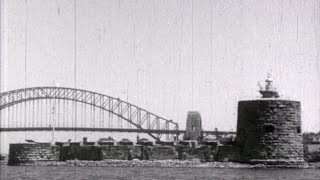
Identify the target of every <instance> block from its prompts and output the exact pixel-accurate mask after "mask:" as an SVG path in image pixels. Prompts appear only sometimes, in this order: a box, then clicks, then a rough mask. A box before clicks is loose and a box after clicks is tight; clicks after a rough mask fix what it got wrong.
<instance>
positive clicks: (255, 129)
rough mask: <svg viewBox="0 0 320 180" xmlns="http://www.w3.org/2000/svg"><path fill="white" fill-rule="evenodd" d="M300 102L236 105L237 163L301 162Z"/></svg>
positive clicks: (271, 163)
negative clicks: (238, 159)
mask: <svg viewBox="0 0 320 180" xmlns="http://www.w3.org/2000/svg"><path fill="white" fill-rule="evenodd" d="M300 112H301V109H300V102H298V101H289V100H279V99H261V100H251V101H240V102H239V104H238V125H237V140H236V142H237V145H238V147H239V153H240V161H241V162H244V163H252V164H256V163H262V164H266V165H274V166H279V167H280V166H284V167H286V166H292V165H293V166H295V165H301V164H302V163H303V162H304V158H303V145H302V135H301V120H300Z"/></svg>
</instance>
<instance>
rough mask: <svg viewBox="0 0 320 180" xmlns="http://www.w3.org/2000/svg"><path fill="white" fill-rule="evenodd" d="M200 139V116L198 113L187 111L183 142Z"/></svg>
mask: <svg viewBox="0 0 320 180" xmlns="http://www.w3.org/2000/svg"><path fill="white" fill-rule="evenodd" d="M201 137H202V124H201V116H200V113H199V112H198V111H189V112H188V117H187V128H186V134H185V136H184V140H200V139H201Z"/></svg>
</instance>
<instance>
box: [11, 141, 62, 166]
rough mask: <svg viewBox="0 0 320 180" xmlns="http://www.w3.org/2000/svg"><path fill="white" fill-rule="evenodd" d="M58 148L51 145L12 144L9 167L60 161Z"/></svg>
mask: <svg viewBox="0 0 320 180" xmlns="http://www.w3.org/2000/svg"><path fill="white" fill-rule="evenodd" d="M59 155H60V150H59V147H58V146H51V145H50V143H19V144H10V147H9V160H8V165H13V164H20V163H30V162H36V161H59Z"/></svg>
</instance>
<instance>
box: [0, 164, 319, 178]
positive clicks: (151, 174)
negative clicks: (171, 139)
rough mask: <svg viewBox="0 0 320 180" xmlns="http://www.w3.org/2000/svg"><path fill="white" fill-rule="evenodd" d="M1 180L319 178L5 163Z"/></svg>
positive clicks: (297, 173)
mask: <svg viewBox="0 0 320 180" xmlns="http://www.w3.org/2000/svg"><path fill="white" fill-rule="evenodd" d="M0 177H1V178H0V179H1V180H2V179H41V180H42V179H50V180H51V179H145V180H147V179H181V180H182V179H226V180H227V179H228V180H229V179H259V180H261V179H290V180H291V179H301V180H302V179H303V180H308V179H310V180H319V179H320V170H319V169H226V168H153V167H152V168H150V167H148V168H146V167H144V168H141V167H121V168H120V167H66V166H7V165H6V164H5V163H4V162H2V163H1V176H0Z"/></svg>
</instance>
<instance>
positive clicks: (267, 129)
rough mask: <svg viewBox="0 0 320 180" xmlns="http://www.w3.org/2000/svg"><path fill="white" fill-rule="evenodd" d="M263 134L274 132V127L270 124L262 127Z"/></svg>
mask: <svg viewBox="0 0 320 180" xmlns="http://www.w3.org/2000/svg"><path fill="white" fill-rule="evenodd" d="M263 130H264V132H267V133H271V132H273V131H274V126H273V125H271V124H267V125H264V126H263Z"/></svg>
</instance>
